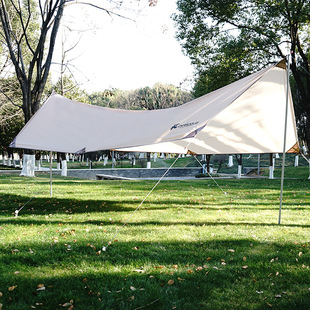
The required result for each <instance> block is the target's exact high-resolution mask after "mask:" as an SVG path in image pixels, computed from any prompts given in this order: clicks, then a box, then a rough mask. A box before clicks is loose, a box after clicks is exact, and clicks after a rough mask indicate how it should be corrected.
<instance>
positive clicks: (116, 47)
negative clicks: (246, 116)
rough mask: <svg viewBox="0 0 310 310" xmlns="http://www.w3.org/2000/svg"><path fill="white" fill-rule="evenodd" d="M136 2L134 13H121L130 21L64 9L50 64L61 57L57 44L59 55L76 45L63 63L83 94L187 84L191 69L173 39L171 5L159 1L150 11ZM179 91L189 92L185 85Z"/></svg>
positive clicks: (173, 5)
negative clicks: (72, 74) (62, 46)
mask: <svg viewBox="0 0 310 310" xmlns="http://www.w3.org/2000/svg"><path fill="white" fill-rule="evenodd" d="M126 1H127V0H125V1H124V3H125V2H126ZM140 2H141V3H142V4H140V6H139V8H138V10H134V11H126V10H124V9H122V11H121V12H122V14H124V15H126V16H129V17H131V18H132V19H134V21H132V20H128V19H124V18H121V17H117V16H112V17H110V16H109V15H108V14H107V13H106V12H104V11H101V10H98V9H95V8H92V7H89V6H82V5H71V6H69V7H67V8H66V9H65V15H64V18H63V23H62V27H61V29H60V31H59V41H58V45H57V46H58V47H57V49H56V51H55V54H56V56H55V62H59V59H60V58H59V57H60V56H61V48H60V46H61V44H60V43H61V41H63V42H64V50H66V49H70V48H72V47H73V46H74V45H76V43H77V42H78V44H77V45H76V46H75V47H74V48H72V49H71V51H70V52H68V53H67V56H66V58H67V61H68V64H69V69H70V70H71V71H72V72H73V73H74V76H75V78H76V80H77V81H78V82H79V83H81V87H82V88H84V89H85V90H87V91H88V92H94V91H103V90H105V89H111V88H118V89H122V90H131V89H136V88H140V87H145V86H150V87H152V86H153V85H154V84H155V83H157V82H161V83H165V84H173V85H175V86H179V85H180V83H182V82H183V81H184V80H186V79H192V76H193V67H192V66H191V63H190V60H189V58H188V57H186V56H185V55H184V54H183V53H182V50H181V46H180V44H179V42H178V41H177V40H176V38H175V27H174V22H173V20H172V19H171V15H172V14H173V13H174V12H176V0H159V1H158V4H157V5H156V6H155V7H149V6H148V2H147V1H146V0H142V1H140ZM93 3H94V2H93ZM97 3H98V4H100V5H102V4H103V3H104V4H105V3H107V1H102V0H100V1H99V0H98V1H97ZM128 3H129V2H128ZM69 28H70V31H69V30H68V29H69ZM81 30H82V32H81ZM58 74H59V66H57V65H54V72H53V77H54V78H55V77H56V76H57V75H58ZM182 87H183V89H187V90H190V83H184V84H183V86H182Z"/></svg>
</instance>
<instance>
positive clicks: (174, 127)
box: [170, 121, 199, 130]
mask: <svg viewBox="0 0 310 310" xmlns="http://www.w3.org/2000/svg"><path fill="white" fill-rule="evenodd" d="M198 123H199V121H197V122H188V123H184V124H180V123H177V124H175V125H173V126H172V127H171V128H170V130H173V129H180V128H184V127H190V126H194V125H197V124H198Z"/></svg>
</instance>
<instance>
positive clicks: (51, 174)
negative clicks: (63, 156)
mask: <svg viewBox="0 0 310 310" xmlns="http://www.w3.org/2000/svg"><path fill="white" fill-rule="evenodd" d="M52 155H53V152H52V151H50V194H51V197H53V171H52V161H53V158H52Z"/></svg>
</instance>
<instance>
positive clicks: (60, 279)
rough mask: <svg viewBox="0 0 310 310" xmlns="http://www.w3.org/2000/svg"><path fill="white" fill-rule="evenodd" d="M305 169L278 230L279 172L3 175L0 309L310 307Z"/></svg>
mask: <svg viewBox="0 0 310 310" xmlns="http://www.w3.org/2000/svg"><path fill="white" fill-rule="evenodd" d="M301 170H302V169H299V171H301ZM303 171H304V172H302V173H301V172H298V173H297V172H296V170H294V171H293V170H292V171H291V172H290V171H287V176H289V177H293V176H296V175H298V176H299V178H297V179H286V180H285V184H284V195H283V197H284V201H283V207H282V218H281V225H278V216H279V196H280V192H279V190H280V180H278V179H276V180H268V179H241V180H234V179H217V180H216V182H217V184H216V183H215V182H214V181H213V180H211V179H197V180H191V181H162V182H161V183H160V184H159V185H158V187H157V188H156V189H155V190H154V191H153V192H152V193H151V194H150V195H149V196H148V198H147V199H146V201H145V202H144V204H143V205H142V206H141V207H140V208H138V207H139V205H140V202H141V201H142V200H143V199H144V198H145V197H146V195H147V193H148V192H149V190H150V189H151V188H152V187H153V186H154V184H155V182H156V181H88V180H79V179H70V178H61V177H54V180H53V197H52V198H51V197H50V194H49V191H50V188H49V178H48V176H46V177H44V176H42V177H35V178H22V177H18V176H1V177H0V182H1V183H0V196H1V200H0V256H1V258H0V259H1V264H0V275H1V281H0V292H1V293H0V296H1V297H0V303H1V304H2V305H3V306H2V309H31V308H33V309H201V308H202V309H269V308H271V307H272V308H273V309H309V304H310V269H309V266H310V264H309V262H310V251H309V247H310V217H309V215H310V212H309V211H310V191H309V180H308V179H307V177H308V169H307V168H304V169H303ZM25 204H26V205H25ZM21 208H22V209H21ZM137 208H138V209H137ZM15 210H20V212H19V215H18V217H15V216H14V212H15ZM135 210H136V211H135ZM103 247H106V251H104V250H103Z"/></svg>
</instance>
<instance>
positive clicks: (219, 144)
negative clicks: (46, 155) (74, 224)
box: [10, 62, 298, 154]
mask: <svg viewBox="0 0 310 310" xmlns="http://www.w3.org/2000/svg"><path fill="white" fill-rule="evenodd" d="M286 80H287V74H286V70H285V67H284V66H283V62H281V63H279V64H277V65H274V66H271V67H268V68H266V69H263V70H261V71H259V72H257V73H254V74H252V75H250V76H248V77H246V78H243V79H241V80H239V81H236V82H234V83H232V84H230V85H227V86H225V87H223V88H220V89H218V90H216V91H214V92H211V93H209V94H207V95H205V96H202V97H200V98H198V99H195V100H193V101H191V102H188V103H186V104H183V105H182V106H179V107H175V108H170V109H162V110H152V111H132V110H117V109H110V108H102V107H98V106H92V105H88V104H83V103H80V102H76V101H72V100H69V99H66V98H64V97H62V96H60V95H56V94H54V95H52V96H50V98H49V99H48V100H47V101H46V102H45V103H44V104H43V105H42V107H41V108H40V109H39V110H38V111H37V113H36V114H35V115H34V116H33V117H32V118H31V120H30V121H29V122H28V123H27V124H26V125H25V127H24V128H23V129H22V130H21V132H20V133H19V134H18V135H17V136H16V138H15V139H14V141H13V142H12V143H11V145H10V146H11V147H15V148H23V149H35V150H45V151H57V152H65V153H81V152H91V151H97V150H107V149H114V150H116V149H117V150H127V151H141V152H166V153H187V152H192V153H196V154H245V153H280V152H283V135H284V122H285V106H286V87H287V81H286ZM289 94H290V93H289ZM288 107H289V109H288V118H287V119H288V122H287V139H286V146H287V148H286V150H285V151H286V152H287V151H290V150H292V149H293V148H294V147H295V150H296V148H297V149H298V142H297V141H298V139H297V133H296V126H295V117H294V110H293V104H292V99H291V96H289V105H288Z"/></svg>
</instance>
